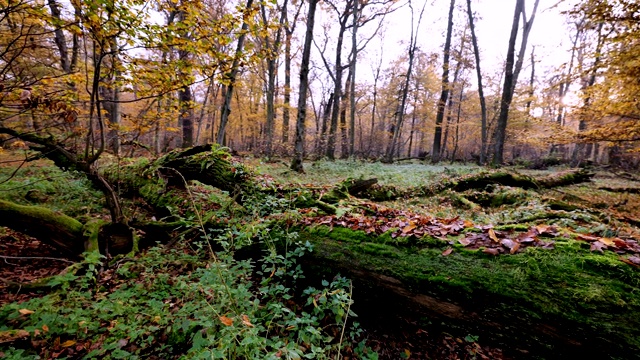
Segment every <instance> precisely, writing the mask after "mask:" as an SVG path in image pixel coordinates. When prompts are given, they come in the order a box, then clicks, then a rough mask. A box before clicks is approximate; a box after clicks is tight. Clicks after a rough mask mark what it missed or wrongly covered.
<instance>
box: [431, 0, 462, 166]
mask: <svg viewBox="0 0 640 360" xmlns="http://www.w3.org/2000/svg"><path fill="white" fill-rule="evenodd" d="M455 3H456V1H455V0H451V3H450V5H449V18H448V22H447V37H446V40H445V42H444V60H443V61H442V92H441V93H440V100H439V101H438V112H437V113H436V129H435V133H434V135H433V149H432V151H431V160H432V161H433V162H438V161H440V146H441V144H440V143H441V141H442V121H443V120H444V110H445V106H446V104H447V99H448V98H449V55H450V54H449V52H450V50H451V32H452V31H453V9H454V6H455Z"/></svg>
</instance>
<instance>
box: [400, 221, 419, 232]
mask: <svg viewBox="0 0 640 360" xmlns="http://www.w3.org/2000/svg"><path fill="white" fill-rule="evenodd" d="M415 228H416V224H414V223H409V225H407V226H405V227H404V229H402V233H403V234H407V233H409V232H410V231H411V230H413V229H415Z"/></svg>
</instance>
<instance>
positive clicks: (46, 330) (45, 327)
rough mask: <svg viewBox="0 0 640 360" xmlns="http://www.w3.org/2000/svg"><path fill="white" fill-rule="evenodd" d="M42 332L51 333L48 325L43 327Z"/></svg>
mask: <svg viewBox="0 0 640 360" xmlns="http://www.w3.org/2000/svg"><path fill="white" fill-rule="evenodd" d="M42 331H44V332H48V331H49V327H48V326H47V325H46V324H45V325H42Z"/></svg>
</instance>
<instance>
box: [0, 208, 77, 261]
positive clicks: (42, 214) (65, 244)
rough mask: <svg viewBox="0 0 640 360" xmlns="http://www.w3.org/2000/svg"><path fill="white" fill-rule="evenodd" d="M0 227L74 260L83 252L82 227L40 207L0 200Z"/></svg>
mask: <svg viewBox="0 0 640 360" xmlns="http://www.w3.org/2000/svg"><path fill="white" fill-rule="evenodd" d="M0 226H6V227H8V228H10V229H13V230H15V231H18V232H21V233H24V234H27V235H29V236H33V237H35V238H38V239H39V240H41V241H43V242H45V243H47V244H49V245H51V246H53V247H55V248H56V249H59V250H60V251H61V252H63V253H64V254H65V255H69V256H78V255H80V254H81V253H82V252H83V251H84V250H85V240H86V238H85V236H84V225H83V224H82V223H81V222H79V221H78V220H76V219H74V218H72V217H69V216H67V215H64V214H62V213H59V212H55V211H52V210H50V209H47V208H44V207H41V206H25V205H18V204H15V203H12V202H9V201H5V200H0Z"/></svg>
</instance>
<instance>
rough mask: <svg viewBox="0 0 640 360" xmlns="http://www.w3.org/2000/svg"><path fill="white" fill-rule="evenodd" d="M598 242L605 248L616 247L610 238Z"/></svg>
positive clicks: (613, 240)
mask: <svg viewBox="0 0 640 360" xmlns="http://www.w3.org/2000/svg"><path fill="white" fill-rule="evenodd" d="M599 241H600V242H601V243H603V244H605V245H607V246H613V247H615V246H616V243H615V239H612V238H600V239H599Z"/></svg>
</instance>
